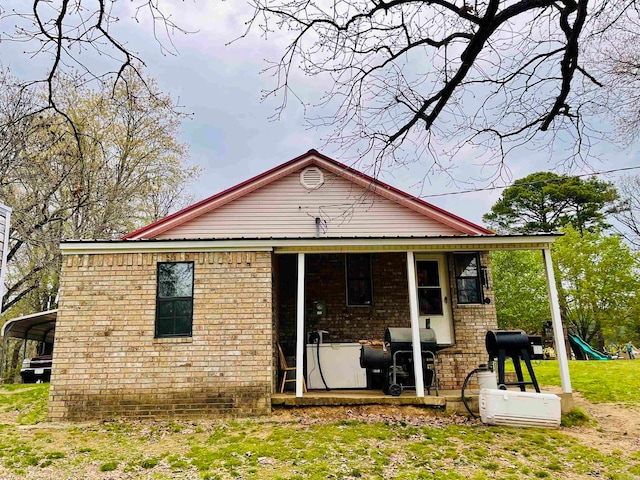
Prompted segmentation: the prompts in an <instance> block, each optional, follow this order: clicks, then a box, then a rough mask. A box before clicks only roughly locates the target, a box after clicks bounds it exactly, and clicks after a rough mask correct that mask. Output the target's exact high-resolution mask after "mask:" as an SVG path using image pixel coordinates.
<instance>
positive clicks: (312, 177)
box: [300, 167, 324, 190]
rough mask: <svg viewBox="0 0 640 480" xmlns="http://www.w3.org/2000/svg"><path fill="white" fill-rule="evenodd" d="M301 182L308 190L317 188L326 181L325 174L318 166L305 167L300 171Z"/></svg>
mask: <svg viewBox="0 0 640 480" xmlns="http://www.w3.org/2000/svg"><path fill="white" fill-rule="evenodd" d="M300 183H301V184H302V186H303V187H304V188H306V189H307V190H315V189H316V188H320V187H321V186H322V184H323V183H324V174H323V173H322V170H320V169H319V168H318V167H309V168H305V169H304V170H303V171H302V172H301V173H300Z"/></svg>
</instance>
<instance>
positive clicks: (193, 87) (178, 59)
mask: <svg viewBox="0 0 640 480" xmlns="http://www.w3.org/2000/svg"><path fill="white" fill-rule="evenodd" d="M14 3H15V4H21V7H22V8H24V5H25V3H26V2H14ZM167 3H171V2H167ZM6 4H7V2H5V5H6ZM122 5H128V6H129V8H131V7H132V5H134V3H132V2H125V3H123V4H122ZM171 5H173V6H175V8H176V10H175V11H172V12H171V14H172V15H173V18H174V20H175V22H176V23H177V24H179V25H180V26H182V27H183V28H185V29H186V30H189V31H192V32H194V33H190V34H182V33H177V34H175V35H174V36H172V37H171V38H172V40H173V42H174V44H175V49H176V53H177V54H176V55H163V54H162V52H161V48H160V47H159V45H158V43H157V42H156V40H155V39H154V37H153V33H152V30H151V22H149V21H148V20H145V18H144V17H142V23H137V22H136V21H134V20H133V19H132V18H131V17H132V13H133V11H132V10H129V11H128V12H122V14H121V15H120V18H121V22H120V24H119V25H118V26H117V27H116V28H114V30H113V32H112V33H114V34H117V35H120V36H121V37H122V36H124V38H126V39H127V40H128V46H129V48H131V49H132V50H135V51H137V52H138V53H139V55H140V56H141V58H143V59H144V60H145V62H146V63H147V66H148V70H147V71H148V73H149V74H150V75H151V76H153V77H155V78H156V79H157V81H158V83H159V86H160V87H161V88H162V90H163V91H165V92H166V93H168V94H170V95H171V96H172V97H173V98H174V99H175V100H176V101H179V103H180V105H182V106H183V107H184V110H185V111H186V112H190V113H192V117H191V119H189V120H186V121H185V122H184V124H183V128H182V140H183V141H184V142H185V143H187V144H188V145H189V150H190V159H191V163H193V164H197V165H199V166H200V167H201V168H202V176H201V178H200V179H199V181H198V182H197V183H196V184H195V185H194V187H193V194H194V196H195V197H196V199H198V200H199V199H202V198H205V197H208V196H210V195H213V194H215V193H217V192H219V191H221V190H223V189H225V188H228V187H230V186H233V185H235V184H237V183H239V182H241V181H243V180H246V179H247V178H250V177H252V176H254V175H258V174H260V173H262V172H263V171H265V170H268V169H270V168H273V167H275V166H276V165H278V164H280V163H283V162H285V161H288V160H290V159H292V158H294V157H296V156H298V155H300V154H302V153H305V152H307V151H308V150H309V149H312V148H315V149H317V150H319V151H321V152H322V153H324V154H326V155H328V156H330V157H332V158H335V159H336V160H338V161H344V162H345V163H347V164H351V162H352V158H353V157H352V154H351V155H350V154H349V153H350V152H343V151H340V150H337V149H336V148H335V147H332V146H331V145H329V146H326V147H325V146H323V141H322V138H323V136H324V134H326V132H323V131H320V130H309V129H307V128H306V127H305V122H304V117H303V115H304V111H303V108H302V107H301V106H300V104H298V103H296V102H295V101H290V102H289V105H288V107H287V109H286V110H285V111H284V113H283V115H282V116H281V118H280V119H279V120H278V121H270V120H269V117H270V116H272V114H273V113H274V110H275V109H276V107H278V106H279V104H280V103H279V99H272V98H268V99H266V100H264V101H263V100H262V92H263V90H264V89H266V88H269V87H271V86H273V79H272V78H271V77H269V75H268V74H261V73H260V72H261V70H263V69H264V68H265V67H266V66H267V63H266V60H267V59H269V60H277V59H278V58H279V54H281V53H282V48H283V45H284V41H285V39H284V38H282V37H279V36H278V35H276V34H274V35H271V36H270V37H269V38H268V39H266V40H265V39H264V38H260V37H258V36H257V35H250V36H248V37H247V38H244V39H240V40H238V41H236V42H233V43H231V44H230V45H228V43H229V42H230V41H232V40H234V39H235V38H237V37H238V36H239V35H241V34H242V32H243V31H244V28H245V26H244V22H245V21H246V20H247V19H248V17H249V13H250V12H249V10H248V8H246V7H243V6H242V5H244V2H243V0H234V2H233V4H232V2H222V3H221V2H219V1H216V2H210V1H209V2H207V1H204V0H202V1H198V2H195V1H193V0H190V1H186V2H172V3H171ZM7 28H9V23H7V21H6V19H5V20H4V23H3V22H0V31H3V30H5V29H7ZM164 43H165V45H167V46H168V43H167V42H166V39H165V42H164ZM24 51H25V46H24V45H23V44H16V43H12V42H6V41H3V42H0V59H1V61H2V65H3V66H4V67H10V68H11V69H12V71H13V73H14V74H16V75H18V76H20V77H22V78H25V77H27V78H28V77H31V78H33V77H35V76H37V75H38V74H40V73H41V72H42V71H43V70H42V69H41V67H42V66H44V65H45V63H44V60H45V59H44V58H42V57H41V58H35V59H34V58H30V56H29V55H25V54H24ZM41 62H43V63H41ZM296 82H297V86H298V87H299V93H300V94H301V95H302V96H303V97H304V98H305V99H307V100H309V101H311V102H313V101H314V100H315V101H317V100H318V98H319V96H320V95H321V94H322V93H323V91H324V87H325V86H326V85H323V83H322V82H323V80H321V79H316V78H309V77H303V76H301V75H296ZM314 113H318V112H317V111H315V112H314ZM594 153H597V154H600V156H601V160H597V159H595V157H594V159H593V160H592V161H591V168H593V169H594V170H609V169H614V168H621V167H629V166H634V165H636V164H638V163H640V162H638V160H637V159H636V158H635V155H633V154H632V153H630V152H628V151H619V150H617V149H616V148H615V146H613V145H607V144H600V145H598V146H596V147H595V149H594ZM561 156H563V152H557V155H554V158H558V157H561ZM554 158H551V159H550V158H549V155H548V154H546V153H539V152H532V151H528V150H526V149H523V150H521V151H520V152H518V155H515V156H512V157H511V159H510V162H509V167H510V169H511V173H512V175H513V178H521V177H523V176H525V175H527V174H529V173H532V172H536V171H540V170H553V169H555V160H554ZM371 160H372V159H371ZM477 163H478V161H477V160H475V159H473V158H469V159H468V160H467V162H466V163H465V164H464V165H460V166H459V167H458V168H454V169H452V170H451V172H450V174H443V173H440V174H439V173H434V174H431V175H429V176H428V177H427V183H425V184H423V185H420V180H421V179H422V178H423V177H424V175H425V172H426V171H428V169H429V166H430V162H429V159H428V158H424V159H423V163H422V164H414V165H411V166H410V167H402V168H400V167H398V168H395V169H393V170H392V171H383V172H382V174H381V175H380V179H381V180H383V181H385V182H386V183H389V184H391V185H393V186H395V187H397V188H400V189H402V190H404V191H406V192H408V193H410V194H412V195H416V196H420V197H421V198H423V199H424V200H426V201H428V202H431V203H433V204H435V205H437V206H439V207H441V208H444V209H447V210H449V211H451V212H453V213H455V214H457V215H460V216H462V217H465V218H467V219H469V220H471V221H473V222H476V223H478V224H481V223H482V218H481V217H482V214H484V213H486V212H487V211H488V210H489V209H490V207H491V205H493V203H495V201H496V200H497V199H498V198H499V195H500V193H501V190H495V191H482V192H475V193H467V194H459V195H451V196H442V197H440V196H435V197H434V196H432V195H438V194H442V193H449V192H459V191H461V190H467V189H470V188H474V187H475V188H483V187H487V186H488V183H487V182H486V181H483V180H482V179H480V180H478V179H477V178H478V177H481V176H482V172H481V168H480V166H478V165H476V164H477ZM556 171H558V170H556ZM584 171H585V170H584V169H583V170H578V169H575V170H573V171H571V172H568V173H583V172H584ZM586 171H589V170H586ZM558 173H566V172H562V171H558ZM632 173H633V172H632ZM451 176H453V177H454V178H456V179H457V180H458V182H457V183H454V182H452V180H451ZM600 178H602V179H607V180H614V179H615V177H614V176H602V177H600ZM508 181H509V179H508V178H505V179H504V180H503V181H502V182H500V181H499V182H498V183H501V184H504V183H507V182H508ZM465 182H466V183H465Z"/></svg>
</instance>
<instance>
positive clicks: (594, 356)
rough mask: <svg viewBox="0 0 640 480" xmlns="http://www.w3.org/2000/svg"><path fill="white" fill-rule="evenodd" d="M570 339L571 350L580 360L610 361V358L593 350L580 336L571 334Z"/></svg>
mask: <svg viewBox="0 0 640 480" xmlns="http://www.w3.org/2000/svg"><path fill="white" fill-rule="evenodd" d="M568 337H569V344H570V345H571V350H573V353H574V354H575V356H576V358H577V359H578V360H609V357H607V356H606V355H605V354H604V353H600V352H599V351H597V350H594V349H593V348H591V345H589V344H588V343H587V342H585V341H584V340H582V338H580V336H579V335H571V334H569V335H568Z"/></svg>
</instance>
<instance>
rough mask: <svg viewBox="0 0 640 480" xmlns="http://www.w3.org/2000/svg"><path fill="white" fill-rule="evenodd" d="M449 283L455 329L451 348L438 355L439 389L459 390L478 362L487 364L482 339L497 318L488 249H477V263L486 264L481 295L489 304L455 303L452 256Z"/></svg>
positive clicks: (496, 321)
mask: <svg viewBox="0 0 640 480" xmlns="http://www.w3.org/2000/svg"><path fill="white" fill-rule="evenodd" d="M448 264H449V282H450V284H451V291H452V292H453V293H452V295H451V298H452V299H453V302H452V309H453V328H454V332H455V339H456V345H455V347H452V348H448V349H446V350H443V351H442V352H440V354H439V355H438V360H439V365H438V367H439V369H440V370H439V372H438V378H439V379H440V388H442V389H445V390H449V389H460V388H462V382H463V381H464V379H465V377H466V376H467V374H468V373H469V372H470V371H471V370H473V369H474V368H476V367H477V366H478V365H479V364H481V363H487V360H488V354H487V350H486V348H485V344H484V339H485V335H486V333H487V330H496V329H497V328H498V320H497V316H496V306H495V305H496V302H495V294H494V291H493V289H492V288H491V286H492V285H493V279H492V277H491V268H490V265H489V252H481V254H480V264H481V265H483V266H487V267H488V268H487V273H488V277H489V288H488V289H487V288H485V289H484V291H483V293H484V298H486V299H488V300H489V303H484V304H480V305H458V297H457V295H456V293H455V292H456V283H455V273H454V270H453V255H452V254H449V255H448Z"/></svg>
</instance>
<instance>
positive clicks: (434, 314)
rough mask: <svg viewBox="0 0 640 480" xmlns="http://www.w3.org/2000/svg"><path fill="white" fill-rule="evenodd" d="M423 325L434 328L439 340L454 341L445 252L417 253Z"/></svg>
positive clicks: (420, 313) (421, 323) (445, 342)
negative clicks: (436, 253) (432, 253)
mask: <svg viewBox="0 0 640 480" xmlns="http://www.w3.org/2000/svg"><path fill="white" fill-rule="evenodd" d="M416 276H417V279H416V280H417V286H418V313H419V315H420V327H421V328H432V329H433V330H434V331H435V333H436V340H437V342H438V343H439V344H447V345H450V344H453V325H452V323H451V295H450V294H449V281H448V275H447V261H446V257H445V256H444V255H416Z"/></svg>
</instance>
